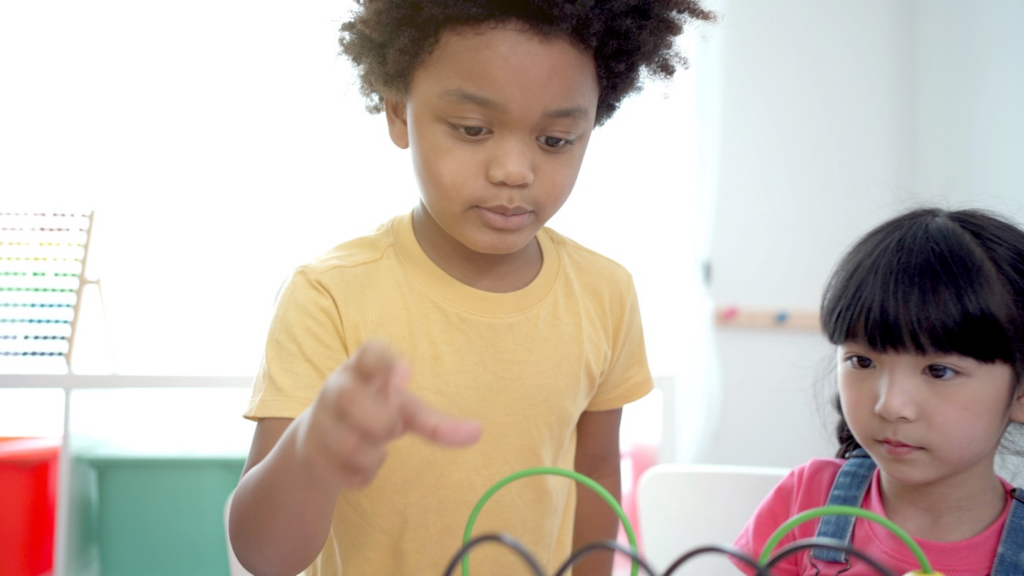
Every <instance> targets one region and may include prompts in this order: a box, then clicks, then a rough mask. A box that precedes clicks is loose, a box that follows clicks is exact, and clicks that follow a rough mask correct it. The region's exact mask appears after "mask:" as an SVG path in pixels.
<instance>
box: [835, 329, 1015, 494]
mask: <svg viewBox="0 0 1024 576" xmlns="http://www.w3.org/2000/svg"><path fill="white" fill-rule="evenodd" d="M838 361H839V370H838V374H839V398H840V402H841V403H842V409H843V416H844V417H845V418H846V422H847V424H848V425H849V427H850V431H851V432H853V436H854V438H856V439H857V442H859V443H860V445H861V446H863V447H864V449H865V450H867V451H868V453H869V454H870V455H871V457H872V458H873V459H874V460H875V462H877V463H878V465H879V467H880V468H881V470H882V473H883V475H884V476H885V477H888V480H889V481H892V482H897V483H899V484H905V485H926V484H934V483H944V482H950V481H951V482H954V483H955V485H957V486H959V487H960V488H967V487H970V486H972V485H974V486H984V485H985V484H983V483H984V482H991V480H992V477H993V475H994V471H993V466H994V460H995V452H996V448H997V447H998V446H999V441H1000V439H1001V438H1002V436H1003V431H1004V430H1005V429H1006V426H1007V424H1008V423H1009V422H1010V421H1013V422H1021V421H1024V400H1022V397H1024V392H1022V391H1015V390H1014V384H1015V382H1014V376H1013V370H1012V369H1011V368H1010V366H1009V365H1007V364H1006V363H1003V362H996V363H993V364H985V363H982V362H979V361H977V360H975V359H973V358H969V357H966V356H958V355H918V354H911V353H879V352H875V351H874V350H872V349H871V348H869V347H867V346H866V345H862V344H859V343H854V342H847V343H846V344H844V345H842V346H840V347H839V350H838ZM974 482H979V483H980V484H973V483H974Z"/></svg>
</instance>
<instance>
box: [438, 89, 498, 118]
mask: <svg viewBox="0 0 1024 576" xmlns="http://www.w3.org/2000/svg"><path fill="white" fill-rule="evenodd" d="M441 99H442V100H447V101H449V102H454V103H456V104H473V105H474V106H479V107H481V108H487V109H488V110H494V111H496V112H504V111H505V110H506V109H505V106H503V105H502V104H499V103H498V102H495V101H494V100H491V99H490V98H488V97H486V96H481V95H479V94H473V93H472V92H469V91H468V90H463V89H462V88H452V89H450V90H445V91H444V92H441Z"/></svg>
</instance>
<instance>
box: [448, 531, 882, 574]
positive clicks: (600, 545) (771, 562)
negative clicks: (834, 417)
mask: <svg viewBox="0 0 1024 576" xmlns="http://www.w3.org/2000/svg"><path fill="white" fill-rule="evenodd" d="M484 542H498V543H499V544H503V545H505V546H506V547H508V548H511V549H512V550H514V551H515V552H516V553H517V554H518V555H519V556H520V557H521V558H522V559H523V561H524V562H526V564H527V565H528V566H529V567H530V570H532V571H533V574H534V576H545V574H544V570H543V569H542V568H541V567H540V564H538V563H537V560H536V559H535V558H534V557H533V555H532V554H530V552H529V551H528V550H527V549H526V547H525V546H523V544H522V543H521V542H519V541H518V540H516V539H515V538H513V537H511V536H509V535H508V534H484V535H482V536H477V537H476V538H473V539H472V540H470V541H469V542H468V543H466V545H465V546H463V547H462V548H461V549H459V551H458V553H457V554H456V555H455V557H454V558H452V560H451V562H450V563H449V564H448V568H447V569H446V570H445V571H444V576H452V573H453V571H454V570H455V568H456V567H457V566H458V565H459V563H460V562H461V561H462V558H463V557H464V556H466V555H467V554H469V551H470V550H472V549H473V548H475V547H476V546H478V545H480V544H482V543H484ZM809 548H828V549H831V550H840V551H843V552H846V553H847V554H849V555H851V556H853V557H854V558H857V559H859V560H862V561H863V562H864V563H865V564H867V565H868V566H870V567H871V568H873V569H875V570H876V571H878V573H879V574H881V575H882V576H896V575H895V574H893V573H892V572H890V571H889V570H887V569H885V568H884V567H883V566H882V565H881V564H879V563H878V561H876V560H874V559H872V558H871V557H870V556H868V555H867V554H865V553H863V552H861V551H860V550H857V549H856V548H854V547H852V546H850V545H849V544H846V543H845V542H842V541H840V540H835V539H832V538H805V539H803V540H797V541H795V542H791V543H790V544H788V545H786V546H783V547H782V548H780V549H779V550H778V551H777V552H775V554H773V555H772V556H771V558H769V559H768V562H766V563H765V565H764V566H760V565H759V564H758V563H757V561H756V560H754V559H753V558H751V557H750V556H748V555H746V554H744V553H743V552H740V551H739V550H736V549H733V548H729V547H727V546H718V545H715V544H709V545H707V546H701V547H700V548H695V549H693V550H690V551H689V552H687V553H685V554H683V555H682V556H680V557H679V558H677V559H676V560H675V561H674V562H673V563H672V564H671V565H670V566H669V567H668V569H667V570H665V572H664V573H663V574H662V575H661V576H672V574H673V573H675V571H676V570H677V569H679V568H680V567H682V565H683V564H685V563H686V562H687V561H689V560H690V559H692V558H694V557H697V556H700V555H702V554H710V553H714V554H723V555H725V556H729V557H730V558H732V559H735V560H738V561H739V562H741V563H743V564H745V565H746V566H748V567H750V568H753V569H754V570H755V574H756V575H757V576H771V569H772V567H774V566H775V565H776V564H778V563H779V562H781V561H782V559H783V558H786V557H787V556H791V555H793V554H796V553H797V552H799V551H801V550H807V549H809ZM602 549H603V550H611V551H613V552H620V553H622V554H625V555H626V556H629V557H630V558H631V559H632V560H633V562H636V564H637V565H638V566H639V567H640V568H641V569H642V570H643V571H644V572H645V573H646V574H647V576H658V575H657V574H656V573H655V572H654V569H652V568H651V566H650V564H648V563H647V561H646V560H644V559H643V558H641V557H640V556H638V555H637V554H634V553H633V551H632V550H630V549H629V547H627V546H623V545H622V544H620V543H618V542H616V541H614V540H599V541H597V542H591V543H590V544H587V545H586V546H583V547H582V548H580V549H578V550H576V551H575V552H573V553H572V556H570V557H569V559H568V560H566V561H565V563H564V564H562V565H561V566H560V567H559V568H558V571H557V572H555V576H564V575H565V573H566V572H568V571H569V569H570V568H572V567H573V565H575V564H576V563H577V562H578V561H579V560H580V559H582V558H583V557H584V556H587V555H589V554H591V553H592V552H594V551H596V550H602Z"/></svg>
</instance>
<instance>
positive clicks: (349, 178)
mask: <svg viewBox="0 0 1024 576" xmlns="http://www.w3.org/2000/svg"><path fill="white" fill-rule="evenodd" d="M348 12H349V7H348V4H339V3H338V2H302V3H294V4H287V5H285V4H274V3H253V2H241V1H222V2H200V1H197V0H185V1H183V2H176V3H174V4H152V3H139V2H127V1H112V0H97V1H94V2H88V3H81V2H70V1H56V2H46V3H33V2H6V3H3V4H0V54H3V56H0V76H2V77H3V78H4V84H5V89H4V90H3V91H2V94H0V99H2V100H3V104H2V106H0V157H2V158H4V168H3V170H0V194H2V196H3V200H2V201H0V207H2V208H4V209H36V208H47V209H48V208H63V209H72V210H84V211H89V210H95V212H96V219H95V227H94V233H93V244H92V247H91V250H90V255H89V267H88V270H87V271H86V273H87V276H89V277H93V278H97V277H98V278H100V279H101V281H102V286H103V294H104V297H105V302H106V312H107V317H108V319H109V326H110V334H111V335H112V340H113V349H114V351H115V353H116V355H115V357H114V360H113V363H111V361H110V357H109V355H108V353H107V340H106V330H105V327H104V322H103V320H102V313H101V309H100V308H99V305H98V303H99V299H98V298H97V297H96V293H95V291H91V292H87V293H86V295H85V300H84V304H83V306H84V308H83V312H82V318H81V325H80V333H79V335H78V338H79V340H78V342H77V345H76V352H75V354H76V357H77V358H76V362H75V366H74V370H75V371H76V372H79V373H104V372H109V371H111V370H114V371H116V372H119V373H122V374H154V375H162V374H181V375H248V374H253V373H254V372H255V370H256V368H257V365H258V362H259V358H260V354H261V350H262V346H263V341H264V338H265V331H266V326H267V323H268V320H269V317H270V314H271V310H272V306H273V303H274V298H275V295H276V293H277V290H278V288H279V287H280V285H281V283H282V282H283V281H284V280H285V279H286V278H287V277H288V275H289V273H290V271H291V270H292V269H293V268H294V267H295V266H297V265H299V264H301V263H303V262H305V261H306V260H309V259H310V258H312V257H314V256H316V255H317V254H319V253H321V252H323V251H325V250H327V249H328V248H330V247H331V246H333V245H335V244H337V243H339V242H341V241H343V240H346V239H348V238H351V237H354V236H357V235H360V234H363V233H366V232H369V231H371V230H372V229H373V228H375V227H376V225H378V224H379V223H382V222H383V221H385V220H387V219H388V218H390V217H391V216H393V215H395V214H398V213H401V212H405V211H408V210H409V209H411V208H412V206H413V205H414V204H415V202H416V199H417V190H416V184H415V181H414V179H413V177H412V173H411V167H410V161H409V159H408V156H407V153H406V152H405V151H402V150H399V149H397V148H396V147H394V146H393V145H392V144H391V142H390V140H389V139H388V137H387V132H386V130H385V123H384V118H383V117H382V116H371V115H369V114H367V113H366V112H365V111H364V108H363V102H362V100H361V98H360V97H359V94H358V90H357V88H356V85H355V80H354V76H353V74H352V72H351V70H350V69H349V67H348V63H347V61H346V60H345V59H344V58H343V57H341V56H338V55H337V29H338V27H339V26H340V24H341V22H342V21H343V20H344V18H345V16H346V14H347V13H348ZM693 77H694V73H693V72H685V71H681V72H680V73H679V75H678V78H677V80H676V81H675V82H673V83H671V84H663V83H657V82H654V83H651V84H649V86H648V88H647V90H646V91H645V92H644V93H643V94H641V95H640V96H637V97H634V98H632V99H630V100H627V101H626V103H625V105H624V106H623V108H622V109H621V111H620V112H619V113H618V114H617V115H616V117H614V118H612V119H611V121H610V122H609V123H608V124H607V125H606V126H605V127H602V128H600V129H598V130H597V132H596V133H595V136H594V138H593V140H592V143H591V145H590V150H589V151H588V155H587V159H586V161H585V163H584V167H583V171H582V173H581V176H580V178H579V180H578V183H577V186H576V189H575V192H574V194H573V196H572V197H571V198H570V200H569V202H568V203H567V204H566V205H565V207H564V208H563V212H562V213H560V214H559V215H557V216H556V217H555V218H554V220H553V221H552V222H551V225H552V227H554V228H556V229H558V230H559V231H560V232H562V233H564V234H566V235H568V236H569V237H571V238H573V239H575V240H577V241H579V242H581V243H582V244H584V245H586V246H589V247H591V248H593V249H595V250H597V251H599V252H602V253H604V254H606V255H608V256H610V257H612V258H613V259H615V260H617V261H619V262H620V263H622V264H624V265H625V266H626V267H627V268H629V269H630V270H631V271H632V273H633V275H634V277H635V280H636V283H637V287H638V291H639V293H640V298H641V306H642V312H643V315H644V323H645V331H646V339H647V345H648V353H649V357H650V361H651V366H652V370H653V371H654V372H655V373H656V374H676V373H678V372H679V371H680V369H679V363H680V362H681V358H683V354H684V349H685V348H686V346H687V345H688V342H689V341H690V336H689V334H691V333H692V331H693V330H695V329H697V330H703V329H705V324H706V322H707V321H706V319H704V318H703V315H706V314H705V313H706V310H707V308H708V306H707V303H706V296H705V295H704V293H703V290H702V288H701V285H700V279H699V265H698V260H699V257H698V253H697V252H698V248H697V246H700V245H703V242H704V236H703V235H704V234H705V232H706V228H705V227H706V222H707V221H708V220H709V217H708V216H709V215H707V214H703V213H701V212H700V210H701V209H700V208H699V207H700V206H706V205H708V203H707V202H703V203H699V204H698V203H697V202H695V200H694V197H695V193H694V184H693V183H694V177H693V174H694V156H695V154H694V139H693V134H694V121H693V120H694V119H693V109H694V106H693ZM59 369H61V368H55V370H59Z"/></svg>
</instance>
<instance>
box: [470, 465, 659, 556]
mask: <svg viewBox="0 0 1024 576" xmlns="http://www.w3.org/2000/svg"><path fill="white" fill-rule="evenodd" d="M542 475H547V476H563V477H565V478H569V479H570V480H575V481H577V482H579V483H580V484H583V485H584V486H586V487H587V488H590V489H591V490H593V491H594V492H596V493H597V495H598V496H600V497H601V498H602V499H604V501H605V502H607V503H608V505H609V506H611V507H612V510H614V511H615V515H616V516H618V517H619V520H620V521H621V522H622V527H623V528H624V529H625V531H626V538H627V539H628V540H629V549H630V551H631V552H633V553H634V554H639V551H638V548H637V545H636V534H634V533H633V525H632V524H630V523H629V518H626V513H625V512H624V511H623V510H622V506H620V505H619V502H618V501H617V500H615V497H614V496H612V495H611V493H609V492H608V491H607V490H605V488H604V486H601V485H600V484H598V483H597V482H595V481H594V480H592V479H590V478H588V477H587V476H584V475H583V474H580V473H579V472H576V471H573V470H565V469H564V468H550V467H539V468H527V469H525V470H520V471H519V472H515V473H512V474H509V475H508V476H506V477H505V478H502V479H501V480H499V481H498V482H497V483H496V484H495V485H494V486H491V487H490V489H488V490H487V492H484V495H483V496H481V497H480V500H479V501H478V502H477V503H476V506H474V507H473V511H472V512H471V513H470V514H469V521H468V522H466V532H465V534H463V536H462V545H463V546H465V545H466V544H468V543H469V541H470V539H471V538H472V537H473V525H474V524H476V518H477V516H479V515H480V511H481V510H482V509H483V507H484V504H487V501H488V500H490V499H491V496H494V494H495V493H496V492H497V491H498V490H501V489H502V488H504V487H505V485H507V484H511V483H512V482H515V481H516V480H519V479H520V478H526V477H527V476H542ZM639 572H640V566H639V565H638V564H637V563H636V562H633V570H632V572H631V574H632V576H637V574H638V573H639ZM462 576H469V555H468V554H467V555H465V556H463V557H462Z"/></svg>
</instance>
